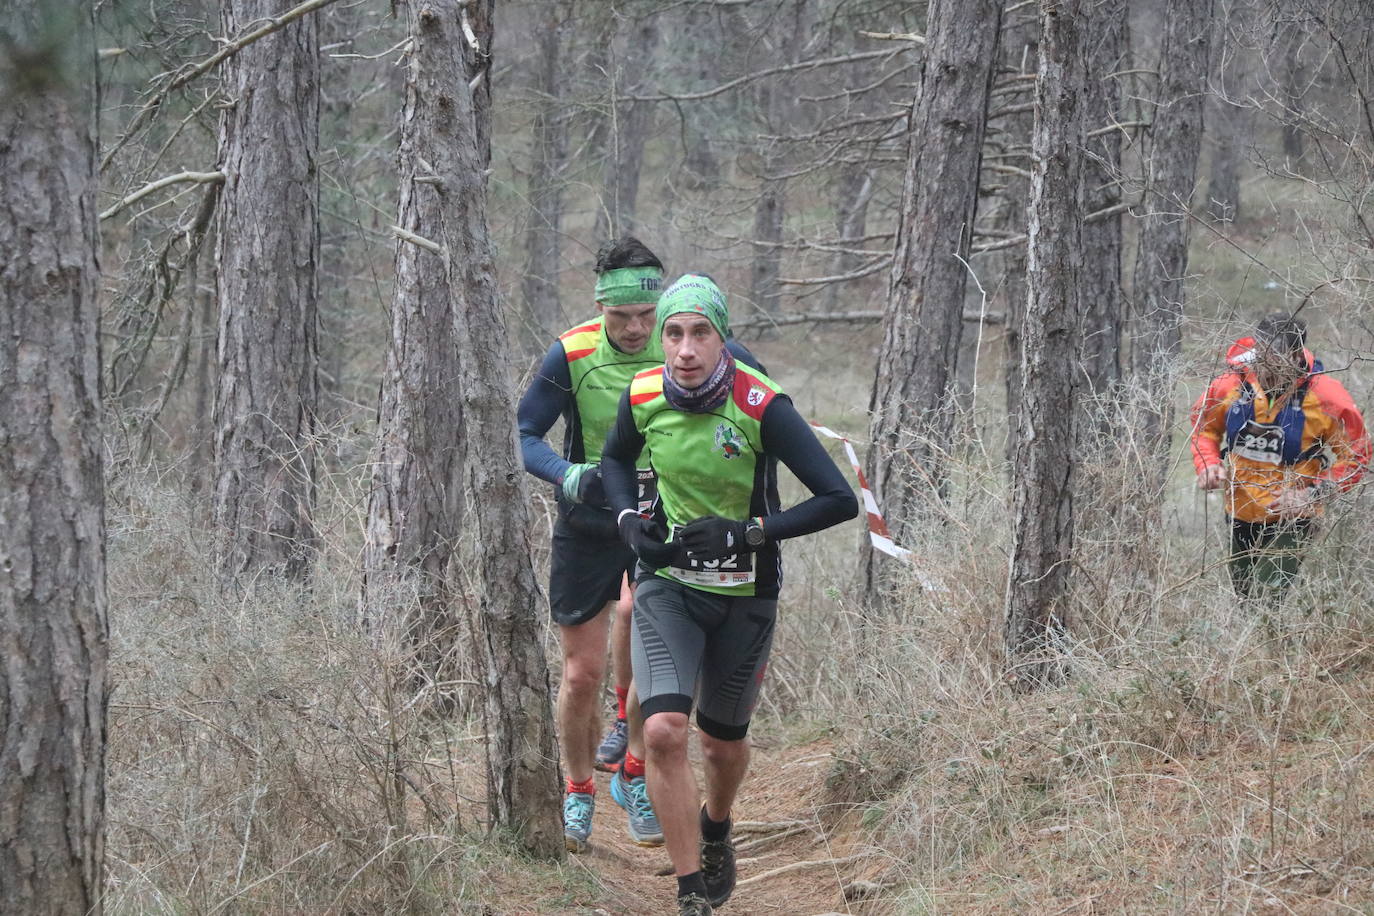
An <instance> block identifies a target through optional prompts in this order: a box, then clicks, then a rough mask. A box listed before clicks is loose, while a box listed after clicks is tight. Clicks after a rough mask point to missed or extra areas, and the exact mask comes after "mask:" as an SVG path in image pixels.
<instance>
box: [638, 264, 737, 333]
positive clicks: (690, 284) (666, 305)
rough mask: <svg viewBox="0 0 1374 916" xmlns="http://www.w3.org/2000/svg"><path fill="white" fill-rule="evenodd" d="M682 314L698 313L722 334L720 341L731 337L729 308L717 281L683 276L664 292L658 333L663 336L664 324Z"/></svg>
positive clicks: (658, 318) (695, 275) (700, 276)
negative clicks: (674, 316)
mask: <svg viewBox="0 0 1374 916" xmlns="http://www.w3.org/2000/svg"><path fill="white" fill-rule="evenodd" d="M679 312H696V313H697V314H698V315H705V316H706V319H707V320H708V321H710V322H711V324H712V325H714V326H715V329H716V330H717V331H719V332H720V336H721V339H722V340H723V339H725V338H728V337H729V336H730V306H729V304H728V303H727V302H726V301H725V293H724V292H723V291H722V290H721V288H720V287H719V286H717V285H716V283H715V281H714V280H712V279H711V278H710V277H707V276H703V275H702V274H683V275H682V276H680V277H678V278H677V279H676V280H674V281H673V285H672V286H670V287H668V288H667V289H665V290H664V291H663V295H662V296H661V297H659V300H658V314H657V315H655V316H654V317H655V318H656V319H657V321H658V333H659V334H660V335H662V334H663V322H665V321H667V320H668V319H669V318H671V317H672V316H673V315H676V314H678V313H679Z"/></svg>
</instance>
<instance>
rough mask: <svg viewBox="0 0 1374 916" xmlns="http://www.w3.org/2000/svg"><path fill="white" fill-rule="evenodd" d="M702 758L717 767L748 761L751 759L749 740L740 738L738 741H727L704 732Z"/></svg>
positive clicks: (702, 734)
mask: <svg viewBox="0 0 1374 916" xmlns="http://www.w3.org/2000/svg"><path fill="white" fill-rule="evenodd" d="M701 756H702V757H704V758H705V759H706V762H707V763H708V764H710V765H713V766H717V767H725V766H730V765H731V764H733V763H737V762H738V761H740V760H742V759H743V760H747V759H748V758H749V739H748V738H740V739H739V740H738V741H726V740H724V739H722V738H715V737H712V736H711V735H708V734H706V732H702V733H701Z"/></svg>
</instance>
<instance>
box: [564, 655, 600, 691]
mask: <svg viewBox="0 0 1374 916" xmlns="http://www.w3.org/2000/svg"><path fill="white" fill-rule="evenodd" d="M605 678H606V659H605V657H604V653H602V654H601V655H600V656H597V657H592V658H586V657H583V656H580V655H569V656H565V657H564V659H563V681H562V687H561V689H562V690H565V691H567V692H568V693H570V694H573V695H576V696H587V695H590V694H593V693H595V692H596V691H597V690H599V689H600V687H601V682H602V681H603V680H605Z"/></svg>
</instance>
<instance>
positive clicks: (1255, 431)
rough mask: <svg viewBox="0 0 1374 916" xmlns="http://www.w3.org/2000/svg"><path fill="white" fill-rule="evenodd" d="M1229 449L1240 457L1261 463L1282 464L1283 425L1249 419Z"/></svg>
mask: <svg viewBox="0 0 1374 916" xmlns="http://www.w3.org/2000/svg"><path fill="white" fill-rule="evenodd" d="M1231 451H1232V452H1234V453H1235V454H1236V455H1238V456H1240V457H1241V458H1246V459H1248V460H1250V461H1258V462H1260V463H1261V464H1275V465H1277V464H1282V463H1283V427H1282V426H1279V425H1277V424H1273V423H1256V422H1255V421H1254V420H1251V421H1249V422H1248V423H1246V424H1245V425H1244V426H1243V427H1241V430H1240V432H1238V433H1237V434H1236V441H1235V444H1234V445H1233V446H1231Z"/></svg>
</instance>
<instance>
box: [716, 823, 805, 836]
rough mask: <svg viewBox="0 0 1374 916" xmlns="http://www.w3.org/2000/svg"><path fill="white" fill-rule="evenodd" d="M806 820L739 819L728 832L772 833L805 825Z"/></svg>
mask: <svg viewBox="0 0 1374 916" xmlns="http://www.w3.org/2000/svg"><path fill="white" fill-rule="evenodd" d="M806 825H807V822H806V821H740V822H739V823H737V824H734V825H733V826H732V827H731V828H730V832H731V833H734V834H736V835H738V834H741V833H772V832H774V831H775V830H791V829H792V828H793V827H805V826H806Z"/></svg>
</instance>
